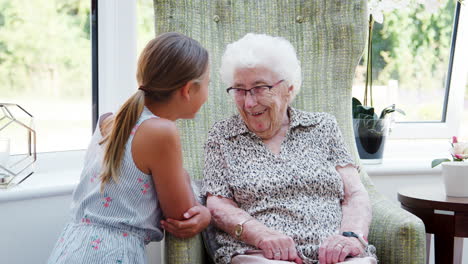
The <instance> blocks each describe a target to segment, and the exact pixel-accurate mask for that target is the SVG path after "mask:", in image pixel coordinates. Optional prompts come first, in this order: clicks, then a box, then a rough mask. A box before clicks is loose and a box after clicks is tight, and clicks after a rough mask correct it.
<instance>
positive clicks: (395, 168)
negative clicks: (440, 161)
mask: <svg viewBox="0 0 468 264" xmlns="http://www.w3.org/2000/svg"><path fill="white" fill-rule="evenodd" d="M450 147H451V146H450V142H449V141H448V140H447V139H417V140H414V139H412V140H402V139H398V140H397V139H390V140H388V141H387V143H386V146H385V148H386V149H385V152H384V159H383V162H382V163H381V164H375V165H371V164H363V165H362V167H363V168H364V169H365V170H366V172H367V174H368V175H369V176H371V177H373V176H391V175H395V176H396V175H435V174H440V173H441V167H440V166H438V167H436V168H431V162H432V160H433V159H437V158H448V157H449V148H450Z"/></svg>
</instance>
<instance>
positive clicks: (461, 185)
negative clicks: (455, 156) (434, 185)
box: [442, 161, 468, 197]
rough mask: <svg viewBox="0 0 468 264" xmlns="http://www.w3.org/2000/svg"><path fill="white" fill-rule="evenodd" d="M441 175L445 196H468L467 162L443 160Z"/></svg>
mask: <svg viewBox="0 0 468 264" xmlns="http://www.w3.org/2000/svg"><path fill="white" fill-rule="evenodd" d="M442 176H443V178H444V185H445V194H447V196H454V197H468V162H462V161H451V162H443V163H442Z"/></svg>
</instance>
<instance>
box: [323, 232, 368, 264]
mask: <svg viewBox="0 0 468 264" xmlns="http://www.w3.org/2000/svg"><path fill="white" fill-rule="evenodd" d="M363 252H364V246H363V245H362V244H361V242H360V241H359V240H358V239H357V238H354V237H344V236H341V235H334V236H331V237H329V238H327V239H325V240H324V241H323V243H322V245H320V249H319V262H320V263H321V264H329V263H338V262H342V261H344V260H345V258H346V257H347V256H353V257H354V256H357V255H359V254H362V253H363Z"/></svg>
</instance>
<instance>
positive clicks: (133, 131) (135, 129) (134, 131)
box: [130, 125, 140, 135]
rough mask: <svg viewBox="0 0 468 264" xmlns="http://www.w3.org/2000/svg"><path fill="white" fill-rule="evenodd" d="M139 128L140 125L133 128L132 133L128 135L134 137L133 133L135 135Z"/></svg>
mask: <svg viewBox="0 0 468 264" xmlns="http://www.w3.org/2000/svg"><path fill="white" fill-rule="evenodd" d="M139 126H140V125H136V126H134V127H133V129H132V132H131V133H130V134H131V135H135V133H136V131H137V129H138V127H139Z"/></svg>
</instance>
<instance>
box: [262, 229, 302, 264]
mask: <svg viewBox="0 0 468 264" xmlns="http://www.w3.org/2000/svg"><path fill="white" fill-rule="evenodd" d="M256 246H257V248H259V249H261V250H262V253H263V255H264V256H265V257H266V258H267V259H275V260H289V261H294V262H296V263H298V264H302V259H301V258H300V257H299V256H298V255H297V251H296V244H295V243H294V240H293V239H292V238H291V237H289V236H286V235H284V234H281V233H279V232H271V233H266V234H265V233H264V234H262V237H261V238H259V240H258V242H257V243H256Z"/></svg>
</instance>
